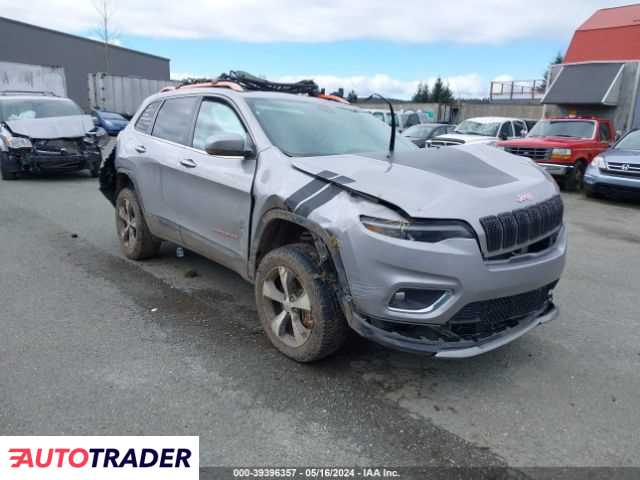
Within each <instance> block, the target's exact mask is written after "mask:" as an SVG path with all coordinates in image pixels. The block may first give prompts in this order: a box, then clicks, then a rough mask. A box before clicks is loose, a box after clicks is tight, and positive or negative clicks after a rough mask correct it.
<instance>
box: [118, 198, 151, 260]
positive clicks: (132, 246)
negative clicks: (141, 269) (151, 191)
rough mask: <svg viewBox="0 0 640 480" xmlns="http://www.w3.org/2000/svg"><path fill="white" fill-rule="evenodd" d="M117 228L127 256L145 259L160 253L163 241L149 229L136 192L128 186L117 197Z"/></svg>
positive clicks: (133, 258)
mask: <svg viewBox="0 0 640 480" xmlns="http://www.w3.org/2000/svg"><path fill="white" fill-rule="evenodd" d="M116 229H117V231H118V240H120V249H121V250H122V253H124V255H125V256H126V257H127V258H130V259H132V260H143V259H145V258H150V257H153V256H155V255H156V254H157V253H158V250H159V249H160V244H161V241H160V239H158V238H156V237H154V236H153V235H152V234H151V232H150V231H149V227H148V226H147V222H146V221H145V219H144V215H143V214H142V209H141V208H140V203H139V202H138V198H137V197H136V194H135V192H134V191H133V190H131V189H129V188H126V187H125V188H123V189H122V190H120V192H119V193H118V196H117V198H116Z"/></svg>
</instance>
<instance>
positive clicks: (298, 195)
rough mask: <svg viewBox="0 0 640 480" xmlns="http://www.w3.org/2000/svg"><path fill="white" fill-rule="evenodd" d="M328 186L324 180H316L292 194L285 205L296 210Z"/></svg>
mask: <svg viewBox="0 0 640 480" xmlns="http://www.w3.org/2000/svg"><path fill="white" fill-rule="evenodd" d="M326 185H327V182H326V181H324V180H320V179H319V178H315V179H313V180H311V181H310V182H309V183H307V184H306V185H305V186H304V187H302V188H300V189H299V190H297V191H295V192H294V193H292V194H291V196H290V197H289V198H287V199H286V200H285V202H284V203H285V205H286V206H287V207H288V208H289V209H291V210H295V208H296V207H297V206H298V205H299V204H300V202H302V201H304V200H305V199H306V198H309V197H310V196H311V195H313V194H314V193H317V192H319V191H320V189H321V188H322V187H324V186H326Z"/></svg>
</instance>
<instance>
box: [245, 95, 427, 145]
mask: <svg viewBox="0 0 640 480" xmlns="http://www.w3.org/2000/svg"><path fill="white" fill-rule="evenodd" d="M247 103H248V104H249V107H250V108H251V110H252V111H253V113H254V115H255V116H256V118H257V119H258V122H259V123H260V126H261V127H262V129H263V130H264V131H265V133H266V134H267V136H268V137H269V140H270V141H271V143H273V144H274V145H275V146H276V147H278V148H279V149H280V150H282V151H283V152H284V153H285V154H287V155H289V156H293V157H307V156H324V155H342V154H349V153H364V152H378V151H385V150H387V149H388V148H389V138H390V136H391V130H390V129H389V127H388V126H386V125H385V124H384V123H382V122H380V121H379V120H377V119H376V118H375V117H374V116H373V115H371V114H370V113H369V112H366V111H365V110H359V109H356V108H353V107H349V106H342V105H340V104H337V103H331V102H309V101H301V100H289V99H286V100H283V99H273V98H248V99H247ZM416 148H417V147H416V146H415V145H413V144H412V143H411V142H409V141H408V140H406V139H404V138H403V137H401V136H396V150H397V151H407V150H415V149H416Z"/></svg>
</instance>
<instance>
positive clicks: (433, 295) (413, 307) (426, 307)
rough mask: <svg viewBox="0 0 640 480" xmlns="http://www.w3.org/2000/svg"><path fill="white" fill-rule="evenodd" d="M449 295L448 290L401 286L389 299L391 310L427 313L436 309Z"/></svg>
mask: <svg viewBox="0 0 640 480" xmlns="http://www.w3.org/2000/svg"><path fill="white" fill-rule="evenodd" d="M448 297H449V291H448V290H425V289H418V288H401V289H399V290H397V291H396V292H395V293H394V294H393V295H392V296H391V299H390V300H389V310H394V311H397V312H409V313H426V312H430V311H432V310H435V309H436V308H437V307H438V306H440V305H441V304H442V303H444V301H445V300H446V299H447V298H448Z"/></svg>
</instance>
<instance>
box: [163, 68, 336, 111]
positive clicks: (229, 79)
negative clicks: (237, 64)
mask: <svg viewBox="0 0 640 480" xmlns="http://www.w3.org/2000/svg"><path fill="white" fill-rule="evenodd" d="M182 88H229V89H231V90H234V91H236V92H247V91H260V92H279V93H290V94H294V95H309V96H310V97H318V98H322V99H324V100H332V101H335V102H340V103H346V104H348V103H349V102H348V101H346V100H345V99H344V98H342V97H338V96H336V95H326V94H325V93H324V90H320V88H318V85H317V84H316V82H314V81H313V80H300V81H299V82H293V83H282V82H271V81H269V80H265V79H264V78H259V77H256V76H254V75H251V74H250V73H247V72H242V71H236V70H231V71H230V72H229V73H222V74H220V75H219V76H218V78H214V79H193V80H185V81H184V82H182V83H180V84H179V85H178V86H176V87H171V86H169V87H165V88H163V89H162V90H161V91H162V92H167V91H171V90H177V89H182Z"/></svg>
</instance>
